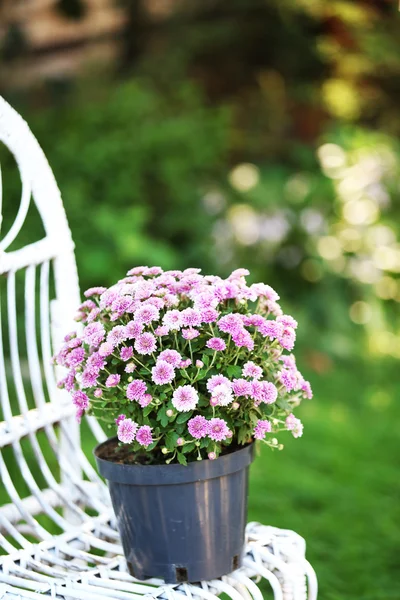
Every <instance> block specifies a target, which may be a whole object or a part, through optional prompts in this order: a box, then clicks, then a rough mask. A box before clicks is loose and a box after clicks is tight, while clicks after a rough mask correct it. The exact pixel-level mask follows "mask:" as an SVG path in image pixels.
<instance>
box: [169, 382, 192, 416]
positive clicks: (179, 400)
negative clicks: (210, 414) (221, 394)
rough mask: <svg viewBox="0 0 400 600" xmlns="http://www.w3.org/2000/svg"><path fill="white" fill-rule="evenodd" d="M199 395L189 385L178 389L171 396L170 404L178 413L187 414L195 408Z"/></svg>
mask: <svg viewBox="0 0 400 600" xmlns="http://www.w3.org/2000/svg"><path fill="white" fill-rule="evenodd" d="M198 401H199V394H198V393H197V391H196V390H195V389H194V387H192V386H191V385H183V386H180V387H178V388H177V389H176V390H175V391H174V393H173V394H172V404H173V406H174V407H175V408H176V410H178V411H179V412H187V411H189V410H193V409H194V408H196V406H197V403H198Z"/></svg>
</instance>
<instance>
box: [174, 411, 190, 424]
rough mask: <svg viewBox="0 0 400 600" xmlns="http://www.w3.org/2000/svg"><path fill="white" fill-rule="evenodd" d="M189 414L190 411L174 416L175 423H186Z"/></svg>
mask: <svg viewBox="0 0 400 600" xmlns="http://www.w3.org/2000/svg"><path fill="white" fill-rule="evenodd" d="M191 416H192V413H191V412H184V413H180V414H179V415H178V416H177V418H176V423H178V424H180V423H186V421H189V419H190V417H191Z"/></svg>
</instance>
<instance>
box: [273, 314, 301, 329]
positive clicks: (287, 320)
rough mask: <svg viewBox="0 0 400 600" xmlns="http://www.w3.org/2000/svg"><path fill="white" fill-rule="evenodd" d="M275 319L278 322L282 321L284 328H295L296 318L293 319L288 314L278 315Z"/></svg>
mask: <svg viewBox="0 0 400 600" xmlns="http://www.w3.org/2000/svg"><path fill="white" fill-rule="evenodd" d="M276 320H277V321H278V323H282V325H283V326H284V327H285V328H286V327H291V328H292V329H297V325H298V323H297V321H296V319H293V317H291V316H290V315H280V316H279V317H276Z"/></svg>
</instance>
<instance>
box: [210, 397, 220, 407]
mask: <svg viewBox="0 0 400 600" xmlns="http://www.w3.org/2000/svg"><path fill="white" fill-rule="evenodd" d="M217 404H218V400H217V399H216V398H211V399H210V405H211V406H217Z"/></svg>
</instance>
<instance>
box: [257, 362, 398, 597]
mask: <svg viewBox="0 0 400 600" xmlns="http://www.w3.org/2000/svg"><path fill="white" fill-rule="evenodd" d="M309 375H310V377H311V378H312V381H313V387H314V393H315V399H314V400H311V401H310V402H304V403H303V405H302V407H301V408H300V410H299V411H298V413H299V414H301V417H302V420H303V421H304V423H305V432H304V436H303V437H302V438H300V439H298V440H294V439H290V440H287V443H286V447H285V449H284V450H283V451H282V452H271V451H270V450H269V449H268V448H263V449H262V452H261V457H259V458H258V459H256V462H255V463H254V465H253V467H252V473H251V483H250V485H251V488H250V502H249V517H250V518H251V519H254V520H258V521H262V522H263V523H266V524H271V525H275V526H278V527H284V528H288V529H293V530H295V531H297V532H298V533H299V534H301V535H302V536H303V537H304V538H305V539H306V541H307V557H308V559H309V560H310V562H311V563H312V564H313V566H314V568H315V570H316V572H317V575H318V579H319V584H320V597H321V598H323V599H325V600H339V599H340V600H350V599H351V600H353V599H357V600H367V599H368V600H378V599H382V600H383V599H385V600H386V599H390V598H396V599H398V598H400V578H399V567H400V557H399V551H400V502H399V500H400V477H399V473H400V451H399V433H398V422H399V417H400V406H399V403H398V398H397V396H398V390H399V386H398V385H396V381H398V375H397V368H396V367H395V366H389V365H382V364H377V365H370V364H362V363H361V364H350V365H349V364H336V365H334V366H333V368H331V369H330V371H328V372H326V373H325V374H323V375H315V374H309ZM282 441H283V440H282Z"/></svg>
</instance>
